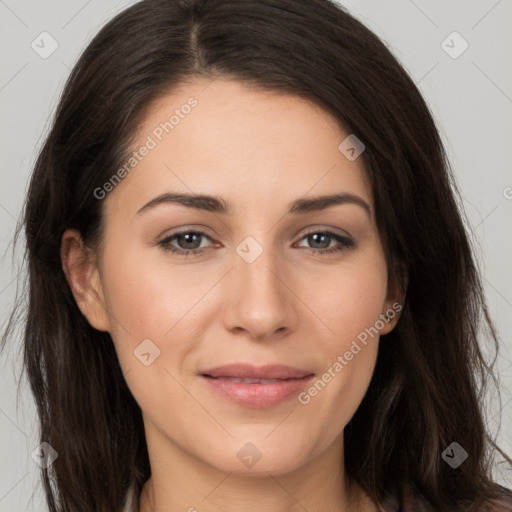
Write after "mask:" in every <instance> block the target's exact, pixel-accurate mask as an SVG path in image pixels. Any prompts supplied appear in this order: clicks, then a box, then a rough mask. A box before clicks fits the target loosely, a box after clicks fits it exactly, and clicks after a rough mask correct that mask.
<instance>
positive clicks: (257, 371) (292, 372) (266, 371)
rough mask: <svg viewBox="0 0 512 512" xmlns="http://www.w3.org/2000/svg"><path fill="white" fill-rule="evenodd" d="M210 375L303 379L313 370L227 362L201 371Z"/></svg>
mask: <svg viewBox="0 0 512 512" xmlns="http://www.w3.org/2000/svg"><path fill="white" fill-rule="evenodd" d="M200 374H201V375H208V376H210V377H217V378H218V377H233V378H239V379H302V378H303V377H306V376H308V375H312V372H309V371H307V370H301V369H300V368H293V367H292V366H286V365H283V364H271V365H265V366H255V365H252V364H246V363H235V364H226V365H223V366H217V367H216V368H211V369H209V370H205V371H201V372H200Z"/></svg>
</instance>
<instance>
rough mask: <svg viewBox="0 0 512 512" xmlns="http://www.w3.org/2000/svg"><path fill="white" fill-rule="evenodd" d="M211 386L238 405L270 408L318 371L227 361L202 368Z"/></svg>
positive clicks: (301, 388) (218, 394)
mask: <svg viewBox="0 0 512 512" xmlns="http://www.w3.org/2000/svg"><path fill="white" fill-rule="evenodd" d="M199 376H200V377H201V378H202V379H203V381H205V382H206V384H207V385H208V387H209V389H211V390H213V391H214V392H215V394H216V395H217V396H221V397H222V398H224V399H227V400H229V401H231V402H233V403H235V404H237V405H241V406H244V407H250V408H267V407H272V406H275V405H278V404H281V403H283V402H285V401H287V400H288V399H290V398H291V397H292V396H294V395H297V394H298V393H299V392H300V391H301V390H303V389H304V388H305V387H306V385H307V383H308V382H309V381H310V380H311V379H312V378H313V377H314V373H312V372H309V371H306V370H302V369H298V368H293V367H291V366H285V365H267V366H263V367H257V366H253V365H247V364H235V365H225V366H221V367H217V368H213V369H210V370H206V371H202V372H200V374H199Z"/></svg>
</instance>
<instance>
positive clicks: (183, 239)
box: [158, 231, 211, 257]
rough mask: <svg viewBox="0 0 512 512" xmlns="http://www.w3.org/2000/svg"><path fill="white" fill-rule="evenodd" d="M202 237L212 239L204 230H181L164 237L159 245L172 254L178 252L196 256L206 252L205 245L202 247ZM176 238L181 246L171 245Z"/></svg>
mask: <svg viewBox="0 0 512 512" xmlns="http://www.w3.org/2000/svg"><path fill="white" fill-rule="evenodd" d="M201 237H206V238H208V239H209V240H211V238H210V237H209V236H208V235H207V234H206V233H204V232H203V231H181V232H179V233H174V234H173V235H171V236H168V237H166V238H164V239H163V240H162V241H161V242H159V243H158V245H159V246H161V247H162V249H163V250H164V251H166V252H170V253H171V254H178V255H180V256H185V257H187V256H188V255H191V256H196V255H199V254H201V253H202V252H204V247H200V245H201V244H200V240H201ZM174 239H176V240H177V241H178V245H179V246H181V247H178V248H176V247H175V246H173V245H171V243H172V241H173V240H174ZM198 241H199V245H198Z"/></svg>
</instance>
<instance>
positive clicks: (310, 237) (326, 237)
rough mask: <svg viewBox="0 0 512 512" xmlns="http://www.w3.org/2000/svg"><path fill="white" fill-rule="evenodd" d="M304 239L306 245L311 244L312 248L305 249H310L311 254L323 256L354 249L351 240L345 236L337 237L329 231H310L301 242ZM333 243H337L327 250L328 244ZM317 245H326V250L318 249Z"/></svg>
mask: <svg viewBox="0 0 512 512" xmlns="http://www.w3.org/2000/svg"><path fill="white" fill-rule="evenodd" d="M304 239H306V240H307V241H308V243H312V244H313V247H311V248H307V249H310V252H311V253H312V254H320V255H324V254H330V253H334V252H340V251H343V250H345V249H348V248H352V247H355V243H354V241H353V240H351V239H350V238H347V237H345V236H341V235H337V234H336V233H333V232H331V231H311V232H310V233H306V234H305V235H304V236H303V237H302V239H301V240H304ZM333 241H334V242H337V245H334V247H330V248H329V245H330V242H333ZM318 245H320V246H322V245H327V248H324V247H318ZM300 247H302V246H300Z"/></svg>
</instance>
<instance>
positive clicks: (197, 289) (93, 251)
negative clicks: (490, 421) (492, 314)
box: [24, 0, 512, 512]
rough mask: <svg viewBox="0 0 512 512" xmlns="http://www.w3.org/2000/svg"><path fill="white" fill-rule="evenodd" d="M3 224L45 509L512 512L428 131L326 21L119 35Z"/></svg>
mask: <svg viewBox="0 0 512 512" xmlns="http://www.w3.org/2000/svg"><path fill="white" fill-rule="evenodd" d="M24 229H25V233H26V237H27V249H28V252H27V257H28V264H29V286H30V296H29V308H28V316H27V323H26V331H25V338H24V341H25V352H24V358H25V359H24V361H25V367H26V370H27V373H28V376H29V379H30V382H31V386H32V391H33V393H34V396H35V399H36V403H37V405H38V412H39V417H40V423H41V442H43V441H44V442H47V443H48V444H49V445H50V446H51V447H52V449H53V450H55V453H56V454H58V456H57V458H55V460H54V461H53V463H52V464H50V465H49V467H48V469H46V470H43V481H44V486H45V492H46V496H47V501H48V506H49V510H51V511H57V510H62V511H68V510H69V511H71V510H73V511H91V512H92V511H109V512H110V511H112V510H125V511H127V512H132V511H133V512H135V511H140V512H149V511H155V512H159V511H163V510H166V511H175V510H176V511H178V510H189V511H194V510H199V511H217V510H244V511H250V510H258V511H263V510H264V511H271V512H278V511H279V512H280V511H290V510H310V511H320V510H322V511H325V510H336V511H341V510H350V511H377V510H380V511H398V510H406V511H417V510H432V511H433V510H435V511H455V510H461V511H462V510H479V511H480V510H512V497H511V495H510V492H509V491H507V490H506V489H504V488H503V487H501V486H499V485H497V484H495V483H494V482H493V480H492V475H491V470H490V468H491V462H492V451H491V449H493V448H494V449H498V448H497V447H496V446H495V445H494V443H493V442H492V441H491V440H490V438H489V436H488V433H487V430H486V425H485V423H484V421H483V417H482V413H481V410H480V405H481V404H480V395H479V392H480V391H481V388H482V387H483V386H484V384H485V382H486V379H487V378H488V376H489V375H491V376H492V374H490V373H489V369H488V366H487V365H486V362H485V360H484V358H483V356H482V354H481V352H480V348H479V345H478V332H479V319H480V318H481V317H482V316H483V319H484V320H485V325H486V326H487V327H488V328H489V329H490V333H491V335H492V336H493V339H494V340H496V333H495V331H494V328H493V325H492V322H491V320H490V319H489V317H488V313H487V309H486V305H485V301H484V295H483V292H482V288H481V284H480V278H479V274H478V271H477V268H476V266H475V262H474V258H473V255H472V250H471V246H470V243H469V240H468V235H467V233H466V231H465V228H464V224H463V220H462V213H461V212H459V210H458V208H457V201H456V189H455V187H454V185H453V177H452V175H451V172H450V169H449V164H448V162H447V161H446V157H445V153H444V149H443V147H442V144H441V141H440V138H439V135H438V132H437V129H436V126H435V123H434V121H433V119H432V116H431V114H430V112H429V109H428V107H427V106H426V104H425V102H424V100H423V99H422V97H421V95H420V93H419V91H418V89H417V88H416V86H415V85H414V83H413V82H412V80H411V79H410V77H409V76H408V75H407V74H406V72H405V71H404V70H403V68H402V67H401V66H400V64H399V63H398V62H397V60H396V59H395V58H394V57H393V55H392V54H391V53H390V52H389V50H388V49H387V47H386V46H385V45H384V44H383V43H382V42H381V41H380V40H379V39H378V38H377V37H376V36H375V35H374V34H373V33H372V32H370V31H369V30H368V29H367V28H365V27H364V26H363V25H362V24H361V23H360V22H358V21H357V20H355V19H354V18H353V17H351V16H350V15H349V14H348V13H347V12H346V11H345V10H343V9H342V8H340V7H339V6H337V5H335V4H334V3H331V2H329V1H327V0H293V1H292V0H266V1H264V2H262V1H256V0H240V1H237V2H228V1H227V0H209V1H202V0H145V1H143V2H139V3H136V4H135V5H133V6H131V7H130V8H128V9H126V10H125V11H124V12H122V13H121V14H119V15H118V16H116V18H114V19H113V20H112V21H111V22H110V23H108V24H107V25H106V26H105V27H104V28H103V29H102V30H101V31H100V33H99V34H98V35H97V36H96V37H95V38H94V40H93V41H92V42H91V43H90V45H89V46H88V47H87V49H86V50H85V52H84V53H83V55H82V56H81V58H80V60H79V62H78V63H77V64H76V66H75V68H74V69H73V72H72V74H71V76H70V78H69V80H68V83H67V85H66V88H65V90H64V93H63V96H62V98H61V101H60V104H59V107H58V109H57V113H56V117H55V121H54V124H53V127H52V130H51V132H50V134H49V136H48V138H47V140H46V142H45V144H44V147H43V149H42V151H41V153H40V155H39V158H38V160H37V163H36V166H35V169H34V173H33V175H32V179H31V183H30V189H29V192H28V196H27V202H26V209H25V216H24ZM317 244H318V245H317ZM498 450H499V449H498ZM500 453H501V451H500ZM502 455H504V456H505V457H506V458H507V461H508V462H512V461H511V460H510V459H509V458H508V457H507V456H506V455H505V454H503V453H502Z"/></svg>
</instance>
